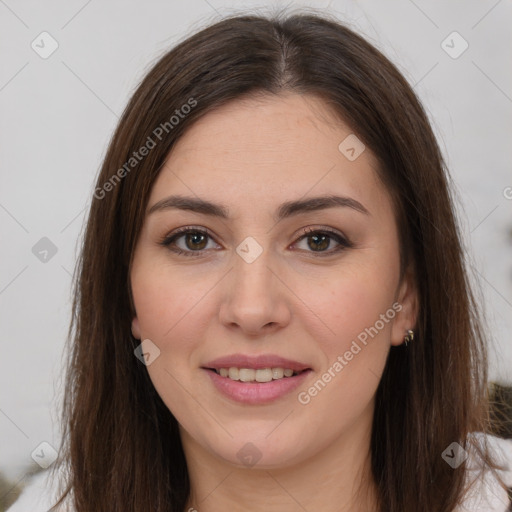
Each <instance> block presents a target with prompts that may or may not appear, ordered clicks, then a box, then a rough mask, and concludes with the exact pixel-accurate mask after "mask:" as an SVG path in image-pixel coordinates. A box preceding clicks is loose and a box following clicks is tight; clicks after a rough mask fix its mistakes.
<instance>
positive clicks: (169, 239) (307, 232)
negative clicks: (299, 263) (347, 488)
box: [159, 226, 353, 257]
mask: <svg viewBox="0 0 512 512" xmlns="http://www.w3.org/2000/svg"><path fill="white" fill-rule="evenodd" d="M189 233H196V234H201V235H206V236H207V237H209V238H210V239H212V240H213V237H212V236H211V235H210V234H209V233H208V231H205V230H204V229H198V228H194V227H191V226H186V227H183V228H180V229H178V230H176V231H175V232H174V233H171V234H170V235H167V236H165V237H164V238H163V239H162V240H161V241H160V242H159V244H160V245H162V246H164V247H166V248H168V249H169V250H170V251H172V252H174V253H176V254H178V255H180V256H186V257H201V256H202V253H204V252H205V250H204V249H202V250H198V251H184V250H182V249H180V248H176V247H175V248H171V247H170V246H171V244H173V243H174V242H175V241H176V240H177V239H179V238H181V237H182V236H183V235H185V234H189ZM313 234H320V235H328V236H329V237H330V238H332V239H334V240H335V241H336V242H337V243H338V244H340V245H339V246H338V247H337V248H336V249H334V250H332V251H328V252H325V251H318V252H316V251H306V252H311V253H312V254H315V255H316V256H318V257H326V256H331V255H333V254H335V253H339V252H341V251H344V250H345V249H349V248H351V247H353V244H352V243H351V242H350V241H349V240H348V239H346V238H344V237H343V236H341V235H340V234H339V233H337V232H335V231H332V230H330V229H314V228H305V229H304V231H303V232H302V234H301V236H300V237H299V238H298V239H297V241H296V242H295V243H297V242H300V241H302V240H303V239H304V238H307V237H308V236H311V235H313Z"/></svg>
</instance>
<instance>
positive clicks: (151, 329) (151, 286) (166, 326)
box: [131, 265, 211, 350]
mask: <svg viewBox="0 0 512 512" xmlns="http://www.w3.org/2000/svg"><path fill="white" fill-rule="evenodd" d="M131 283H132V291H133V297H134V303H135V309H136V311H137V318H138V320H139V325H140V329H141V334H142V336H143V337H144V338H149V339H151V340H152V341H154V342H155V343H157V344H158V345H159V347H160V349H161V350H163V349H166V348H170V347H169V345H173V346H174V348H178V347H177V346H176V344H183V345H186V346H190V343H189V342H190V341H191V340H192V339H194V338H195V339H197V338H196V337H195V336H194V335H193V331H197V330H198V329H199V328H200V325H201V323H204V321H205V307H207V304H208V290H209V289H210V288H211V286H210V284H209V283H208V282H205V281H201V280H197V279H194V278H193V277H192V276H190V275H187V273H184V272H181V273H180V272H174V271H173V272H171V271H170V269H166V268H165V267H162V266H159V265H153V266H152V265H146V266H144V267H136V268H135V271H134V272H133V273H132V280H131Z"/></svg>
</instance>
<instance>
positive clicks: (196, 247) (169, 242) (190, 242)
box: [160, 228, 211, 256]
mask: <svg viewBox="0 0 512 512" xmlns="http://www.w3.org/2000/svg"><path fill="white" fill-rule="evenodd" d="M181 239H183V242H182V243H183V245H182V246H181V247H180V246H179V245H178V244H177V242H178V240H181ZM209 239H211V236H210V235H209V234H208V232H207V231H204V230H202V229H197V228H182V229H180V230H178V231H176V232H175V233H172V234H171V235H169V236H166V237H165V238H164V239H163V240H162V241H161V242H160V243H161V245H163V246H165V247H168V248H169V250H171V251H173V252H175V253H177V254H180V255H185V256H200V255H201V253H202V252H204V249H206V247H207V245H208V240H209Z"/></svg>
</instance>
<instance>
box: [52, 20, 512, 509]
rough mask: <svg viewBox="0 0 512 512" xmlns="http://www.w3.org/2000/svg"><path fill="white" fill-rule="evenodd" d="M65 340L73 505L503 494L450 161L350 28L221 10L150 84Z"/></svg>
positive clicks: (125, 131)
mask: <svg viewBox="0 0 512 512" xmlns="http://www.w3.org/2000/svg"><path fill="white" fill-rule="evenodd" d="M71 332H72V339H73V345H72V352H71V357H70V362H69V372H68V387H67V397H66V401H65V408H64V422H65V426H66V429H65V439H66V440H67V445H66V451H65V452H64V454H63V457H62V465H63V467H64V465H66V470H67V473H66V474H67V476H68V478H67V480H66V482H65V484H66V489H63V490H65V493H63V494H66V493H68V495H67V502H68V505H69V509H70V510H76V511H77V512H89V511H92V510H94V511H95V512H96V511H102V510H105V511H107V510H108V511H115V510H120V511H121V510H122V511H127V510H136V511H144V510H148V511H149V510H152V511H157V510H158V511H160V510H162V511H164V510H166V511H167V510H172V511H176V512H178V511H179V512H183V511H185V510H188V511H191V510H198V511H200V512H203V511H217V510H225V509H228V508H229V509H234V510H254V511H260V510H265V511H267V510H279V511H291V510H320V509H321V510H333V511H334V510H336V511H348V510H350V511H368V510H371V511H389V512H403V511H412V510H414V511H416V512H427V511H428V512H431V511H434V510H435V511H446V512H449V511H454V510H491V508H490V507H495V508H492V510H506V508H507V506H508V504H507V503H506V501H505V500H506V499H507V498H506V490H505V484H508V485H511V483H510V482H505V481H502V480H501V479H500V474H499V473H496V471H498V470H499V469H500V468H501V466H500V465H499V464H498V463H499V462H500V460H499V459H498V457H497V456H496V457H493V453H492V452H491V451H490V448H489V447H488V446H487V440H488V438H489V436H486V435H485V434H486V432H488V429H489V425H488V421H487V417H488V403H487V391H486V389H487V388H486V384H487V367H486V350H485V343H484V336H483V332H482V327H481V324H480V320H479V316H478V307H477V304H476V303H475V301H474V298H473V295H472V293H471V290H470V287H469V284H468V279H467V276H466V273H465V269H464V256H463V253H462V250H461V244H460V239H459V234H458V231H457V227H456V223H455V219H454V212H453V206H452V202H451V198H450V192H449V189H448V183H447V174H446V173H445V170H444V163H443V159H442V155H441V153H440V150H439V148H438V145H437V143H436V140H435V137H434V135H433V133H432V130H431V128H430V126H429V123H428V120H427V116H426V115H425V112H424V110H423V108H422V107H421V105H420V103H419V102H418V99H417V98H416V96H415V94H414V93H413V91H412V90H411V87H410V86H409V85H408V84H407V83H406V81H405V79H404V78H403V77H402V76H401V74H400V73H399V72H398V71H397V69H396V68H395V66H393V65H392V64H391V63H390V62H389V61H388V60H387V59H386V58H385V57H384V56H383V55H382V54H381V53H380V52H379V51H377V50H376V49H375V48H374V47H373V46H371V45H370V44H369V43H367V42H366V41H365V40H363V39H362V38H361V37H360V36H358V35H357V34H355V33H354V32H352V31H351V30H349V29H348V28H346V27H345V26H343V25H341V24H340V23H339V22H337V21H335V20H334V19H328V18H326V17H325V16H324V17H317V16H314V15H295V16H288V17H285V16H277V17H275V18H273V19H267V18H264V17H259V16H237V17H233V18H229V19H225V20H223V21H221V22H219V23H217V24H215V25H213V26H210V27H208V28H206V29H204V30H202V31H201V32H199V33H197V34H195V35H193V36H192V37H190V38H189V39H187V40H185V41H184V42H182V43H181V44H179V45H178V46H177V47H176V48H174V49H172V50H171V51H170V52H168V53H167V54H166V55H164V56H163V57H162V58H161V59H160V61H159V62H158V63H157V64H156V65H155V66H154V67H153V68H152V69H151V70H150V72H149V73H148V74H147V76H146V77H145V79H144V80H143V81H142V83H141V84H140V86H139V87H138V89H137V91H136V92H135V94H134V95H133V98H132V99H131V101H130V103H129V105H128V106H127V108H126V110H125V112H124V115H123V116H122V119H121V121H120V122H119V126H118V128H117V130H116V132H115V134H114V137H113V139H112V141H111V143H110V147H109V150H108V153H107V155H106V158H105V161H104V164H103V167H102V169H101V173H100V176H99V178H98V181H97V185H96V188H95V192H94V198H93V200H92V205H91V209H90V214H89V219H88V224H87V230H86V233H85V238H84V244H83V251H82V255H81V259H80V262H79V267H78V273H77V281H76V291H75V302H74V316H73V322H72V331H71ZM480 434H483V435H480ZM474 462H476V463H477V464H476V465H475V464H473V463H474ZM501 462H502V463H503V464H504V466H506V464H507V463H508V462H510V461H508V462H507V461H503V460H501ZM478 468H483V469H485V470H486V473H484V472H483V469H482V470H479V469H478ZM501 469H504V468H501ZM488 473H492V474H494V477H493V478H492V480H489V479H488V477H486V478H487V480H485V482H492V484H491V483H490V484H489V485H487V484H485V485H484V484H482V483H481V482H480V484H479V483H478V482H477V481H474V477H475V476H479V475H481V474H484V475H485V474H488ZM503 475H505V473H502V474H501V476H502V477H503ZM503 479H505V477H503ZM471 484H473V485H471ZM496 485H497V486H496ZM489 489H490V490H491V491H492V494H493V495H495V498H496V500H494V502H491V501H489V502H488V503H487V504H486V505H478V501H479V500H480V499H483V497H484V494H485V492H486V491H487V490H489ZM475 490H476V494H475ZM71 498H73V499H74V501H73V500H71ZM65 501H66V500H65ZM493 503H495V504H493ZM478 506H484V507H485V506H487V507H488V508H477V507H478ZM468 507H470V508H468Z"/></svg>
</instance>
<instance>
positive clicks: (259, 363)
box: [202, 354, 312, 373]
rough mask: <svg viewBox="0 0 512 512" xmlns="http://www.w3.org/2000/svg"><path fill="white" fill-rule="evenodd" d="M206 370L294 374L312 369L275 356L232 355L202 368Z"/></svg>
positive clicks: (304, 364) (210, 362) (303, 364)
mask: <svg viewBox="0 0 512 512" xmlns="http://www.w3.org/2000/svg"><path fill="white" fill-rule="evenodd" d="M202 367H203V368H204V369H206V370H220V369H221V368H252V369H253V370H259V369H263V368H290V369H291V370H293V371H294V372H297V373H299V372H301V371H303V370H310V369H312V368H311V367H310V366H309V365H308V364H306V363H301V362H299V361H294V360H292V359H286V358H284V357H281V356H277V355H274V354H261V355H258V356H251V355H246V354H232V355H229V356H224V357H219V358H217V359H214V360H213V361H209V362H207V363H206V364H204V365H203V366H202Z"/></svg>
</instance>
